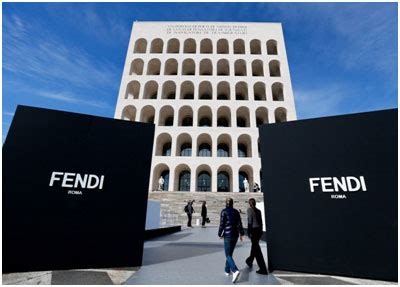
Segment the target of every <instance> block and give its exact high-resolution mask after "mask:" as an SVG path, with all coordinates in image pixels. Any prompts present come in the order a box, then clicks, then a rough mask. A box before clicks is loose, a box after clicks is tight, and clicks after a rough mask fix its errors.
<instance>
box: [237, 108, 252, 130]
mask: <svg viewBox="0 0 400 287" xmlns="http://www.w3.org/2000/svg"><path fill="white" fill-rule="evenodd" d="M236 126H237V127H238V128H246V127H250V114H249V109H248V108H247V107H240V108H238V109H237V111H236Z"/></svg>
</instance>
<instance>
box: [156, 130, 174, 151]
mask: <svg viewBox="0 0 400 287" xmlns="http://www.w3.org/2000/svg"><path fill="white" fill-rule="evenodd" d="M171 142H172V137H171V135H170V134H169V133H162V134H159V135H158V136H157V140H156V156H170V155H171Z"/></svg>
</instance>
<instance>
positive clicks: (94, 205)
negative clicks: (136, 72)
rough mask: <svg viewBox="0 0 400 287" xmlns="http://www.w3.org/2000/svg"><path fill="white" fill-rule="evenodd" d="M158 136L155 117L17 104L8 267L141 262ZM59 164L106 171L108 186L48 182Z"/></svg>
mask: <svg viewBox="0 0 400 287" xmlns="http://www.w3.org/2000/svg"><path fill="white" fill-rule="evenodd" d="M153 136H154V125H151V124H142V123H133V122H127V121H121V120H114V119H108V118H101V117H94V116H88V115H82V114H75V113H67V112H60V111H54V110H47V109H39V108H31V107H25V106H18V108H17V111H16V113H15V116H14V119H13V122H12V124H11V127H10V130H9V132H8V136H7V139H6V141H5V143H4V145H3V272H21V271H35V270H55V269H72V268H74V269H75V268H100V267H122V266H123V267H125V266H139V265H141V264H142V254H143V240H144V229H145V217H146V206H147V196H148V183H149V174H150V165H151V153H152V147H153ZM54 171H56V172H64V173H65V172H69V173H79V174H81V176H82V177H84V174H94V175H97V176H98V177H99V178H100V176H101V175H104V183H103V187H102V189H100V187H99V186H98V187H97V188H93V189H89V188H87V186H86V188H83V187H82V186H81V185H79V186H78V187H76V188H75V187H74V188H68V187H61V184H62V181H54V183H53V186H49V184H50V179H51V175H52V172H54ZM60 178H61V176H60ZM71 178H75V177H73V176H72V177H71V176H69V177H67V179H71ZM74 183H75V181H73V183H72V181H68V180H67V181H66V182H65V185H70V184H74ZM92 183H93V185H94V183H95V180H92ZM71 191H74V193H76V194H69V193H71ZM80 193H81V194H80Z"/></svg>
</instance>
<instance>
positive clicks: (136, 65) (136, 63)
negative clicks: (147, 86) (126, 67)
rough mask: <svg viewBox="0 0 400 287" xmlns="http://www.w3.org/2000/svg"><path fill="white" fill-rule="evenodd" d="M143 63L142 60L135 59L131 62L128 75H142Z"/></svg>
mask: <svg viewBox="0 0 400 287" xmlns="http://www.w3.org/2000/svg"><path fill="white" fill-rule="evenodd" d="M143 66H144V62H143V60H142V59H135V60H133V61H132V64H131V70H130V72H129V75H139V76H140V75H143Z"/></svg>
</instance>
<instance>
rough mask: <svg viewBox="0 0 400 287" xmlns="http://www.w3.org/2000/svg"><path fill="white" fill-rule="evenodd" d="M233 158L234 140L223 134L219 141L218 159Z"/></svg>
mask: <svg viewBox="0 0 400 287" xmlns="http://www.w3.org/2000/svg"><path fill="white" fill-rule="evenodd" d="M231 156H232V138H231V136H230V135H228V134H222V135H220V136H219V137H218V139H217V157H231Z"/></svg>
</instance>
